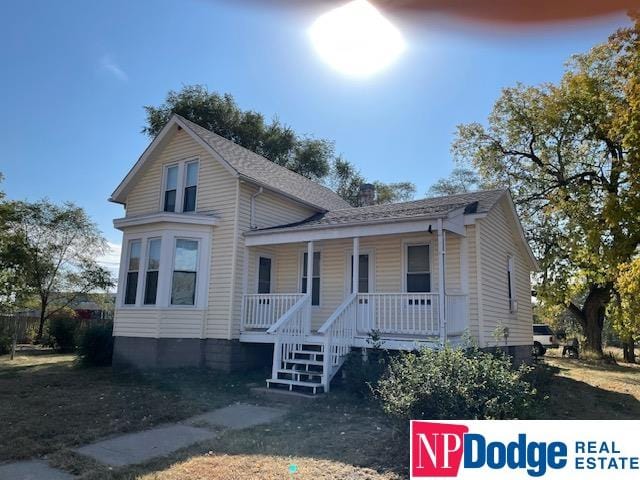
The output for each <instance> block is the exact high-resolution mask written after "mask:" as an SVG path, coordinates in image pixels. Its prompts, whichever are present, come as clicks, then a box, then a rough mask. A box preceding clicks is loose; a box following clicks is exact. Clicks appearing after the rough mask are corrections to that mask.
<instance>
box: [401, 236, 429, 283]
mask: <svg viewBox="0 0 640 480" xmlns="http://www.w3.org/2000/svg"><path fill="white" fill-rule="evenodd" d="M406 282H407V292H410V293H417V292H430V291H431V266H430V264H429V245H408V246H407V278H406Z"/></svg>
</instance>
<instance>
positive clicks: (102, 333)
mask: <svg viewBox="0 0 640 480" xmlns="http://www.w3.org/2000/svg"><path fill="white" fill-rule="evenodd" d="M112 332H113V324H111V323H109V324H105V325H94V326H92V327H89V328H87V329H86V330H85V331H84V333H83V334H82V336H81V338H80V345H79V346H78V354H79V355H80V360H81V361H82V363H84V364H85V365H96V366H101V365H111V357H112V356H113V336H112Z"/></svg>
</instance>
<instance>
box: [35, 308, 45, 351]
mask: <svg viewBox="0 0 640 480" xmlns="http://www.w3.org/2000/svg"><path fill="white" fill-rule="evenodd" d="M46 312H47V305H46V303H44V302H42V305H41V307H40V324H39V325H38V334H37V335H36V343H40V341H41V340H42V334H43V333H44V321H45V320H46V319H47V317H46Z"/></svg>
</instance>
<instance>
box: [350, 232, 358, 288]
mask: <svg viewBox="0 0 640 480" xmlns="http://www.w3.org/2000/svg"><path fill="white" fill-rule="evenodd" d="M351 273H352V276H351V281H352V282H353V293H356V294H357V293H358V288H359V283H360V282H359V280H360V237H353V268H352V272H351Z"/></svg>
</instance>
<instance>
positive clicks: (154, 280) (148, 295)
mask: <svg viewBox="0 0 640 480" xmlns="http://www.w3.org/2000/svg"><path fill="white" fill-rule="evenodd" d="M160 245H161V240H160V239H159V238H152V239H151V240H149V242H148V243H147V274H146V276H145V282H144V304H145V305H155V304H156V296H157V294H158V275H159V273H160Z"/></svg>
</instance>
